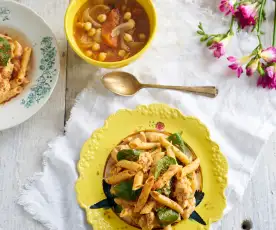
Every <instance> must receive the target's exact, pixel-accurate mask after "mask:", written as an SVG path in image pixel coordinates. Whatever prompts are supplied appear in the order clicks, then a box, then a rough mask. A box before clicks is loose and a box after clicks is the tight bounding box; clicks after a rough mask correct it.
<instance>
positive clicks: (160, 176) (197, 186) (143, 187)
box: [104, 131, 201, 230]
mask: <svg viewBox="0 0 276 230" xmlns="http://www.w3.org/2000/svg"><path fill="white" fill-rule="evenodd" d="M111 158H112V160H111V161H112V162H111V163H110V167H109V168H110V169H109V170H108V172H107V173H106V174H105V178H104V180H105V182H106V183H107V184H109V185H110V192H111V194H112V195H113V196H114V202H115V206H114V207H115V208H114V210H115V212H116V213H118V215H119V217H120V218H122V219H123V220H124V221H126V222H127V223H129V224H131V225H133V226H136V227H140V228H141V229H144V230H151V229H154V228H162V229H165V230H170V229H172V225H173V224H175V223H177V222H179V221H181V220H186V219H188V218H189V217H190V215H191V214H192V213H193V212H194V210H195V207H196V203H197V202H196V198H195V195H196V193H197V191H198V190H201V172H200V160H199V158H196V156H195V155H194V154H193V153H191V151H190V150H189V148H188V147H187V146H186V145H185V143H184V141H183V140H182V138H181V135H180V134H179V133H175V134H169V133H164V132H153V131H144V132H139V133H136V134H134V135H131V136H129V137H127V138H125V139H124V140H123V141H122V142H121V143H120V144H119V145H117V146H116V147H115V148H114V149H113V150H112V152H111Z"/></svg>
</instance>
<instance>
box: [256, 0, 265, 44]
mask: <svg viewBox="0 0 276 230" xmlns="http://www.w3.org/2000/svg"><path fill="white" fill-rule="evenodd" d="M265 2H266V0H262V1H261V6H260V10H259V15H258V24H257V37H258V40H259V45H260V48H262V42H261V24H262V22H263V10H264V5H265Z"/></svg>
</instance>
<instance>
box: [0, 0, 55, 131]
mask: <svg viewBox="0 0 276 230" xmlns="http://www.w3.org/2000/svg"><path fill="white" fill-rule="evenodd" d="M0 32H1V33H8V35H9V36H11V37H13V38H16V39H17V40H18V41H19V42H21V43H22V44H23V45H28V46H30V47H32V48H33V53H32V60H31V68H30V71H29V73H28V78H29V79H30V80H31V82H30V84H28V85H27V86H26V87H25V88H24V91H23V92H22V93H21V94H20V95H18V96H17V97H15V98H13V99H12V100H10V101H9V102H6V103H5V104H3V105H0V130H4V129H7V128H11V127H13V126H15V125H18V124H20V123H22V122H24V121H26V120H27V119H29V118H30V117H31V116H33V115H34V114H35V113H36V112H37V111H38V110H39V109H41V107H42V106H43V105H44V104H45V103H46V101H47V100H48V99H49V97H50V96H51V93H52V91H53V89H54V87H55V85H56V83H57V80H58V75H59V69H60V61H59V55H58V50H57V42H56V39H55V37H54V34H53V32H52V31H51V29H50V28H49V27H48V25H47V24H46V23H45V22H44V21H43V19H42V18H40V17H39V16H38V15H37V14H36V13H34V12H33V11H32V10H30V9H28V8H27V7H25V6H23V5H21V4H18V3H16V2H12V1H0Z"/></svg>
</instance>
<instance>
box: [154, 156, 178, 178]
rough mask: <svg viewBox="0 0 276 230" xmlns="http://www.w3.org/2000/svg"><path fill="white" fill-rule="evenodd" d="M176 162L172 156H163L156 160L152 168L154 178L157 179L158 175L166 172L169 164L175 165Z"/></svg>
mask: <svg viewBox="0 0 276 230" xmlns="http://www.w3.org/2000/svg"><path fill="white" fill-rule="evenodd" d="M176 164H177V162H176V160H175V159H174V158H173V157H169V156H164V157H163V158H162V159H161V160H160V161H158V163H157V165H156V167H155V169H154V178H155V179H157V178H158V177H159V176H160V175H162V174H163V173H164V172H166V171H167V170H168V168H169V166H170V165H176Z"/></svg>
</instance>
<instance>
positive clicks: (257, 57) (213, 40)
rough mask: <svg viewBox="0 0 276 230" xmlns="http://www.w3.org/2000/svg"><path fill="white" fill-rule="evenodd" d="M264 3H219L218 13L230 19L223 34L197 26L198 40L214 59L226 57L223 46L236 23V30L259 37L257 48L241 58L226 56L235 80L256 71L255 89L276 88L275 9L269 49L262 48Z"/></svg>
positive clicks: (234, 0) (229, 0)
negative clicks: (212, 32)
mask: <svg viewBox="0 0 276 230" xmlns="http://www.w3.org/2000/svg"><path fill="white" fill-rule="evenodd" d="M265 4H266V0H221V2H220V5H219V10H220V11H221V12H222V13H224V14H225V16H231V21H230V23H229V24H230V26H229V30H227V32H226V33H222V34H207V33H206V32H205V31H204V29H203V25H202V23H201V22H200V23H199V25H198V31H197V33H198V35H200V37H201V38H200V41H201V42H206V45H207V47H209V49H210V50H212V51H213V55H214V57H216V58H220V57H221V56H223V55H224V54H225V47H226V46H227V44H228V43H229V41H230V40H231V38H232V37H233V36H234V30H233V27H234V25H235V24H237V31H240V30H246V31H248V32H250V33H254V34H255V35H256V37H257V38H258V45H257V47H255V49H253V51H252V52H251V53H250V54H248V55H246V56H243V57H240V58H236V57H233V56H228V57H227V60H228V61H229V62H230V64H229V66H228V67H229V68H230V69H232V70H234V71H235V72H236V75H237V76H238V77H240V76H241V74H242V73H243V72H244V70H245V73H246V75H247V76H249V77H250V76H252V75H253V74H254V73H255V72H257V73H258V74H259V77H258V80H257V86H262V87H263V88H268V89H276V47H275V40H276V39H275V32H276V29H275V27H276V25H275V21H276V10H275V15H274V33H273V41H272V46H271V47H267V48H264V47H263V45H262V42H261V35H262V34H263V32H262V31H261V25H262V23H263V21H264V20H266V14H265Z"/></svg>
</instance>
